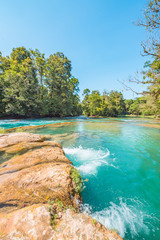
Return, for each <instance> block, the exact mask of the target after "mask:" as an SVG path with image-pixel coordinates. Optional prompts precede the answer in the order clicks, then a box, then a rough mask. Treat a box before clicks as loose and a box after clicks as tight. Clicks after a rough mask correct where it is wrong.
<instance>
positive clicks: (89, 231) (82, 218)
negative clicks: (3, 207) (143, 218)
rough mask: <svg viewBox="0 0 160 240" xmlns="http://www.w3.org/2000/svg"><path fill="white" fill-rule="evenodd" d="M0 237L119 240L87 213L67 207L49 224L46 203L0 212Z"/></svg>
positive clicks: (6, 239)
mask: <svg viewBox="0 0 160 240" xmlns="http://www.w3.org/2000/svg"><path fill="white" fill-rule="evenodd" d="M0 237H1V239H3V240H13V239H17V240H18V239H19V240H20V239H25V240H31V239H34V240H52V239H54V240H73V239H74V240H91V239H92V240H94V239H95V240H105V239H106V240H122V238H121V237H119V236H118V234H117V233H115V232H113V231H109V230H107V229H106V228H105V227H104V226H103V225H102V224H100V223H99V222H97V221H96V222H95V221H93V219H92V218H91V217H90V216H87V215H85V214H83V213H75V212H74V211H73V210H71V209H68V210H67V211H65V212H62V213H61V218H60V219H58V220H57V222H56V223H55V224H54V225H53V226H52V227H51V216H50V213H49V211H48V206H47V205H32V206H30V207H27V208H23V209H20V210H18V211H15V212H13V213H11V214H0Z"/></svg>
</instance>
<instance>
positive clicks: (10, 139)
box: [0, 132, 45, 148]
mask: <svg viewBox="0 0 160 240" xmlns="http://www.w3.org/2000/svg"><path fill="white" fill-rule="evenodd" d="M44 139H45V137H44V136H41V135H38V134H30V133H24V132H19V133H10V134H1V135H0V148H2V147H7V146H11V145H14V144H17V143H20V142H42V141H44Z"/></svg>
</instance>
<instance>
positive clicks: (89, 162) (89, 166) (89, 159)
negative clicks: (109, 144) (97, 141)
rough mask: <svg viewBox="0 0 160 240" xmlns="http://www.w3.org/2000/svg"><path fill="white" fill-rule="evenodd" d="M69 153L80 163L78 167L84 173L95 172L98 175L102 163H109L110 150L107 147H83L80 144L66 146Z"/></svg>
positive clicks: (66, 151) (65, 149)
mask: <svg viewBox="0 0 160 240" xmlns="http://www.w3.org/2000/svg"><path fill="white" fill-rule="evenodd" d="M64 151H65V153H66V154H67V155H69V156H72V157H73V158H74V161H76V162H78V163H79V164H80V166H79V167H77V169H79V170H80V172H81V173H82V174H84V175H88V174H93V175H96V173H97V168H98V167H99V166H102V165H110V166H114V165H112V164H109V158H108V157H109V156H110V151H109V150H108V149H106V150H105V151H103V150H101V149H99V150H95V149H93V148H83V147H82V146H79V147H77V148H64Z"/></svg>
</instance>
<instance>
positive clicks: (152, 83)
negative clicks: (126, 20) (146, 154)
mask: <svg viewBox="0 0 160 240" xmlns="http://www.w3.org/2000/svg"><path fill="white" fill-rule="evenodd" d="M159 16H160V1H159V0H151V1H150V2H149V3H148V6H147V8H146V9H145V11H144V14H143V19H142V20H140V21H138V22H137V25H138V26H141V27H143V28H145V29H146V31H147V33H148V36H149V39H148V40H147V41H146V42H142V44H141V45H142V50H143V54H142V55H143V56H148V57H149V58H150V61H146V63H145V65H144V69H143V71H142V72H141V77H142V80H140V79H133V82H136V83H137V84H143V85H146V86H147V87H146V89H147V90H146V91H144V92H142V93H141V95H140V97H137V98H136V99H127V100H126V99H124V97H123V94H122V93H121V92H118V91H107V86H103V89H105V90H104V91H103V93H100V92H99V91H98V90H94V91H90V90H89V89H88V88H86V89H85V90H84V91H83V100H82V101H81V100H80V97H79V80H78V79H77V78H75V77H74V76H72V73H71V70H72V65H71V61H70V60H69V59H68V58H67V57H66V56H65V55H64V54H63V53H62V52H57V53H53V54H51V55H50V56H49V57H48V58H46V57H45V54H44V53H41V52H40V51H39V50H38V49H36V50H32V49H26V48H25V47H17V48H13V50H12V52H11V54H10V56H3V55H2V53H1V52H0V117H17V118H20V117H23V118H24V117H65V116H78V115H81V114H84V115H86V116H104V117H109V116H111V117H117V116H119V115H126V114H127V115H128V114H130V115H144V116H150V115H153V116H158V115H160V38H159V28H160V17H159ZM128 86H129V82H128V85H127V87H128ZM128 88H130V87H128ZM131 91H134V90H132V89H131Z"/></svg>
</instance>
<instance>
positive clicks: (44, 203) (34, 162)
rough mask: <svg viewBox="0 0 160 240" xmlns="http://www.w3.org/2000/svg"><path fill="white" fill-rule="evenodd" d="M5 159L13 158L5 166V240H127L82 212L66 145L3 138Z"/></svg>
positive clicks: (1, 212) (1, 195) (0, 220)
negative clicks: (7, 157)
mask: <svg viewBox="0 0 160 240" xmlns="http://www.w3.org/2000/svg"><path fill="white" fill-rule="evenodd" d="M0 153H1V157H2V158H3V155H6V154H11V155H10V156H11V158H10V159H9V160H8V161H5V162H3V163H2V164H0V239H5V240H10V239H24V240H25V239H26V240H29V239H34V240H51V239H57V240H58V239H59V240H60V239H64V240H65V239H75V240H76V239H77V240H78V239H82V240H85V239H86V240H89V239H96V240H101V239H103V240H104V239H109V240H114V239H115V240H119V239H121V238H120V237H119V236H118V235H117V234H116V233H114V232H112V231H109V230H107V229H106V228H105V227H104V226H102V225H101V224H100V223H98V222H97V221H94V220H93V219H92V218H91V217H89V216H87V215H85V214H83V213H80V212H79V203H80V202H81V196H80V194H79V193H77V192H76V183H75V182H74V180H73V179H72V169H73V166H72V163H71V161H70V160H69V159H68V158H67V157H66V156H65V154H64V152H63V150H62V147H61V145H60V144H58V143H55V142H54V141H46V140H45V137H44V136H41V135H37V134H29V133H10V134H1V135H0ZM17 154H18V155H17ZM4 159H5V158H4ZM53 205H54V207H53ZM55 206H58V207H55ZM54 209H56V210H54Z"/></svg>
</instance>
